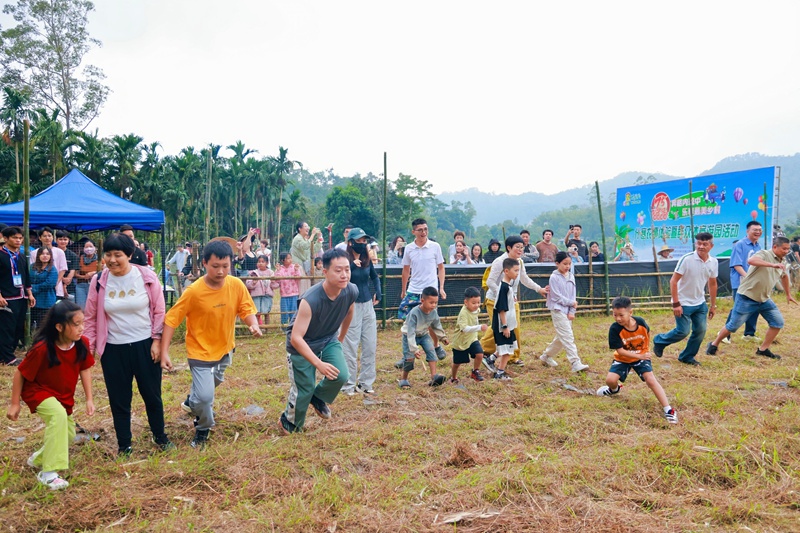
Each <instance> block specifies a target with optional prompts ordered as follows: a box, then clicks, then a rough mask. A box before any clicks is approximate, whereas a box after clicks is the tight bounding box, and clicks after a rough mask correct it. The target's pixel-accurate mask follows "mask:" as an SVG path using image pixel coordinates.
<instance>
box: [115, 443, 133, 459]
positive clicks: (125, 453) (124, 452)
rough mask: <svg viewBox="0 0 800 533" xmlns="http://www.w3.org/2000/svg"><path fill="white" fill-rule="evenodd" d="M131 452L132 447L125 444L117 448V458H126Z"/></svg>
mask: <svg viewBox="0 0 800 533" xmlns="http://www.w3.org/2000/svg"><path fill="white" fill-rule="evenodd" d="M132 453H133V448H131V447H130V446H126V447H125V448H120V449H118V450H117V459H123V460H124V459H128V458H129V457H130V456H131V454H132Z"/></svg>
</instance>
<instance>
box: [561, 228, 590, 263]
mask: <svg viewBox="0 0 800 533" xmlns="http://www.w3.org/2000/svg"><path fill="white" fill-rule="evenodd" d="M581 233H583V228H582V227H581V225H580V224H570V226H569V231H567V234H566V235H565V236H564V244H566V245H567V248H569V247H570V246H572V245H573V244H574V245H575V246H577V247H578V255H580V256H581V257H582V258H583V262H584V263H585V262H586V261H588V260H589V247H588V246H586V241H584V240H583V239H581Z"/></svg>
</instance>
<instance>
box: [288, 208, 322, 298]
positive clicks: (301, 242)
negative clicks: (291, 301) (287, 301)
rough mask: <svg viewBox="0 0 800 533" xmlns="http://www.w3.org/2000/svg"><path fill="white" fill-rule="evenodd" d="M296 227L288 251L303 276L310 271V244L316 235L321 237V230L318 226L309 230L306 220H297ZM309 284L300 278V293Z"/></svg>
mask: <svg viewBox="0 0 800 533" xmlns="http://www.w3.org/2000/svg"><path fill="white" fill-rule="evenodd" d="M296 229H297V235H295V236H294V239H292V248H291V250H289V253H290V254H291V255H292V262H293V263H294V264H296V265H300V266H301V267H302V268H303V275H304V276H305V275H308V274H309V273H310V272H311V244H312V242H313V241H314V238H315V237H316V236H319V238H320V239H322V232H321V231H320V230H319V228H314V229H313V230H310V229H309V226H308V223H306V222H298V223H297V226H296ZM309 231H310V233H309ZM310 286H311V284H310V282H309V280H306V279H304V280H301V282H300V294H301V295H302V294H303V293H304V292H305V291H306V290H308V288H309V287H310Z"/></svg>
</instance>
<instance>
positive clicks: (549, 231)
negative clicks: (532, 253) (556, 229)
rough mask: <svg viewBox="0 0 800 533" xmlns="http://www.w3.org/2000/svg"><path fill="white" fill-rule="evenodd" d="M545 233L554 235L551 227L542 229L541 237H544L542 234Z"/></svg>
mask: <svg viewBox="0 0 800 533" xmlns="http://www.w3.org/2000/svg"><path fill="white" fill-rule="evenodd" d="M545 233H549V234H550V235H555V233H553V230H551V229H546V230H544V231H543V232H542V237H544V234H545Z"/></svg>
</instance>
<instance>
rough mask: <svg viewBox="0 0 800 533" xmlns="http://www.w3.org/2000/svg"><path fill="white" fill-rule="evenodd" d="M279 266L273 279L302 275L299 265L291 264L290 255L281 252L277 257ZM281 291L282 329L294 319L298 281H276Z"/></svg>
mask: <svg viewBox="0 0 800 533" xmlns="http://www.w3.org/2000/svg"><path fill="white" fill-rule="evenodd" d="M279 259H280V262H281V265H280V266H279V267H278V270H276V271H275V277H278V278H299V277H300V276H302V275H303V270H302V269H301V268H300V265H296V264H294V263H292V254H290V253H287V252H281V255H280V257H279ZM278 284H279V285H280V290H281V326H283V327H284V328H285V327H286V326H288V325H289V322H291V321H292V319H293V318H294V315H295V313H297V296H298V295H299V294H300V280H299V279H281V280H278Z"/></svg>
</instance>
